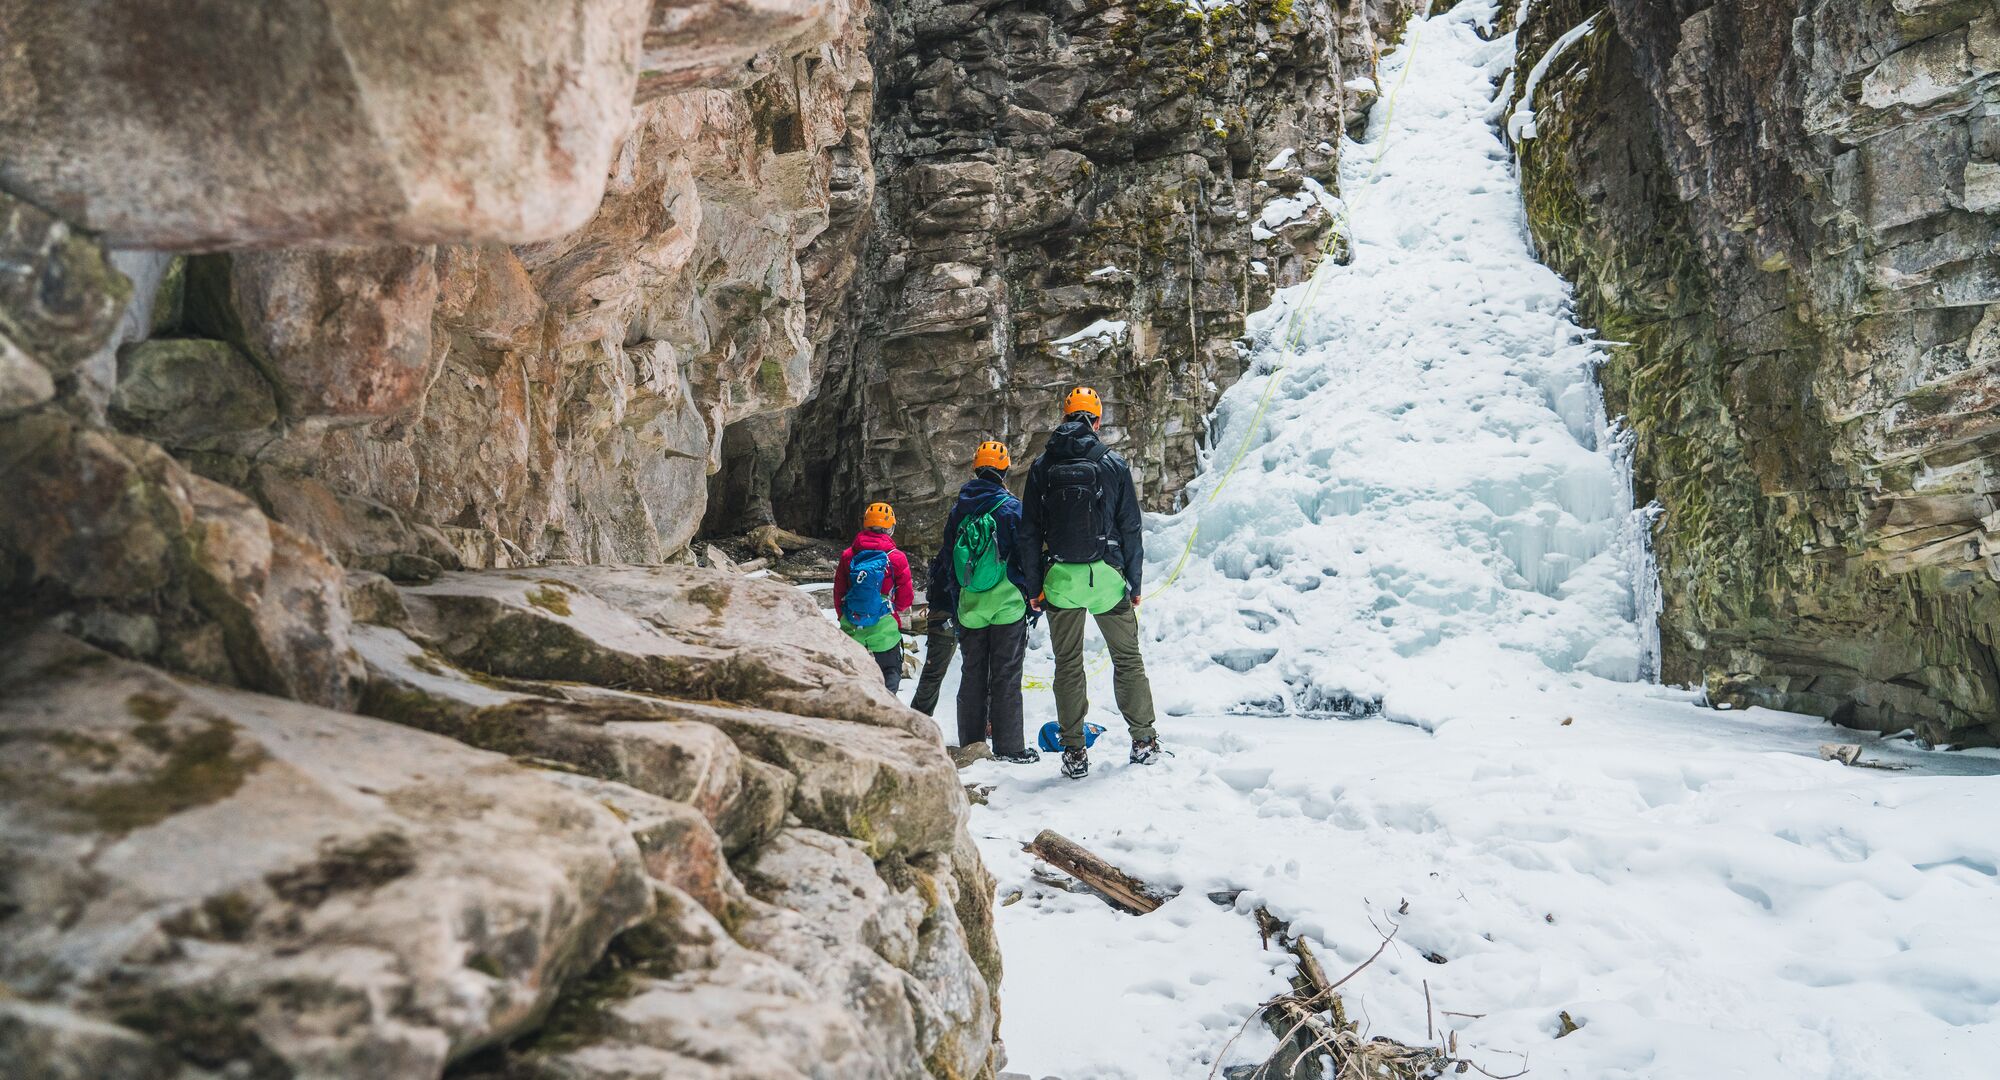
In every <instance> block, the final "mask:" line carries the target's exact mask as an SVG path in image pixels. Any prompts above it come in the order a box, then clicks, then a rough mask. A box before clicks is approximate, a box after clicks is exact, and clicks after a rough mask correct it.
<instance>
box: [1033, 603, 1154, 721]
mask: <svg viewBox="0 0 2000 1080" xmlns="http://www.w3.org/2000/svg"><path fill="white" fill-rule="evenodd" d="M1048 615H1049V645H1050V646H1051V647H1053V648H1054V649H1055V653H1056V686H1055V689H1056V719H1057V720H1058V721H1060V722H1061V724H1062V741H1063V746H1065V747H1081V746H1082V745H1083V716H1084V714H1085V713H1087V712H1089V711H1090V692H1089V689H1088V682H1089V680H1088V678H1087V677H1086V675H1085V672H1084V670H1083V620H1084V619H1085V618H1095V619H1096V620H1097V632H1098V633H1100V634H1103V635H1104V644H1105V646H1106V647H1107V648H1109V649H1110V650H1111V688H1112V691H1113V693H1114V695H1115V696H1116V697H1117V699H1118V711H1119V712H1121V713H1123V714H1125V726H1126V727H1127V728H1128V729H1130V730H1131V732H1132V741H1133V742H1138V741H1139V740H1141V739H1150V738H1153V684H1152V683H1149V682H1147V681H1146V662H1145V661H1144V660H1142V659H1140V657H1139V613H1138V612H1137V611H1135V610H1133V608H1132V600H1131V598H1130V597H1127V598H1126V599H1123V600H1120V601H1118V606H1117V607H1114V608H1112V609H1111V610H1110V611H1107V612H1105V613H1104V614H1102V615H1096V616H1092V615H1091V614H1090V613H1089V612H1088V611H1085V610H1084V609H1082V608H1061V607H1051V608H1049V609H1048Z"/></svg>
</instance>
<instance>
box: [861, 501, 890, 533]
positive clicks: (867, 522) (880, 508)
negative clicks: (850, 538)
mask: <svg viewBox="0 0 2000 1080" xmlns="http://www.w3.org/2000/svg"><path fill="white" fill-rule="evenodd" d="M861 527H862V528H864V529H893V528H895V527H896V512H895V511H894V510H891V509H889V504H888V503H885V502H878V503H869V504H868V509H866V510H863V511H861Z"/></svg>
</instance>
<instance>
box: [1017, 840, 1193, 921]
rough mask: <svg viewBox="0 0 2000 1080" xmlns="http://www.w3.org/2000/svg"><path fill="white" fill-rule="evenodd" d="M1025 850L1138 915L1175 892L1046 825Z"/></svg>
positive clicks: (1152, 908)
mask: <svg viewBox="0 0 2000 1080" xmlns="http://www.w3.org/2000/svg"><path fill="white" fill-rule="evenodd" d="M1021 850H1023V851H1026V852H1028V853H1029V854H1031V855H1034V856H1035V857H1036V858H1039V859H1041V860H1042V861H1043V862H1045V863H1048V864H1049V865H1050V866H1053V867H1055V868H1056V869H1058V870H1061V871H1062V872H1063V873H1065V874H1068V875H1069V876H1071V877H1073V878H1075V879H1077V880H1078V881H1081V882H1083V883H1084V884H1085V885H1088V886H1090V887H1091V888H1092V889H1094V890H1096V892H1097V893H1098V895H1100V896H1102V897H1104V898H1105V899H1106V900H1108V901H1110V902H1111V904H1112V906H1113V907H1118V908H1123V909H1124V910H1126V911H1129V912H1131V913H1132V914H1134V915H1146V914H1149V913H1151V912H1153V911H1155V910H1157V909H1158V908H1159V906H1160V905H1161V904H1164V903H1166V902H1167V901H1168V900H1170V899H1172V898H1173V895H1174V894H1173V892H1170V891H1168V890H1165V889H1161V888H1159V887H1157V886H1154V885H1152V884H1150V883H1148V882H1145V881H1141V880H1140V879H1138V878H1135V877H1133V876H1132V875H1130V874H1128V873H1126V872H1125V871H1123V870H1120V869H1118V868H1117V867H1115V866H1113V865H1111V864H1110V863H1108V862H1105V861H1104V860H1103V859H1101V858H1099V857H1097V856H1096V855H1095V854H1092V853H1091V852H1090V851H1089V850H1088V849H1086V848H1085V847H1084V846H1083V845H1081V844H1079V843H1077V842H1076V841H1074V840H1071V839H1070V838H1068V837H1066V836H1063V835H1062V834H1061V833H1057V832H1054V831H1053V830H1050V829H1043V830H1042V831H1041V834H1040V835H1038V836H1036V837H1035V839H1034V840H1033V841H1031V842H1029V843H1026V844H1023V845H1021Z"/></svg>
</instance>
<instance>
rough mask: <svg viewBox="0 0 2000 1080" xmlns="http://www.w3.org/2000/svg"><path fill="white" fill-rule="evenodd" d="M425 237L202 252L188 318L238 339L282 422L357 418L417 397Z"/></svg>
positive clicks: (428, 296)
mask: <svg viewBox="0 0 2000 1080" xmlns="http://www.w3.org/2000/svg"><path fill="white" fill-rule="evenodd" d="M433 255H434V253H433V250H432V249H431V248H427V247H423V248H408V247H379V248H366V249H359V250H353V251H307V250H292V251H273V252H252V253H246V254H238V255H210V256H204V257H201V258H197V259H193V260H191V261H190V262H189V264H188V269H187V301H186V303H187V312H188V314H187V318H188V320H189V322H190V323H191V324H193V325H194V326H196V327H197V328H198V329H200V330H201V331H202V332H205V333H209V334H213V335H215V336H217V337H223V338H227V339H228V340H230V341H232V342H234V343H235V344H236V345H238V346H239V347H241V348H242V349H243V351H244V352H245V353H246V354H248V355H249V356H250V358H251V359H252V360H254V361H255V362H256V364H257V367H258V368H259V369H260V370H261V371H263V373H264V375H265V377H266V378H268V379H269V380H270V382H271V386H272V388H273V389H274V390H275V391H276V392H277V398H278V404H279V405H280V406H281V407H282V409H283V410H284V414H285V418H286V419H287V420H289V421H292V422H298V421H300V420H309V419H325V420H328V421H330V422H335V423H358V422H363V421H368V420H376V419H380V418H383V417H387V416H394V415H396V414H397V413H400V412H402V411H404V410H406V409H409V408H411V407H413V406H415V405H416V403H417V402H418V401H419V400H420V399H421V398H422V395H423V390H424V386H425V375H426V373H427V372H428V370H429V365H430V353H431V315H432V312H433V309H434V307H435V306H436V302H437V294H438V284H437V275H436V272H435V268H434V263H433Z"/></svg>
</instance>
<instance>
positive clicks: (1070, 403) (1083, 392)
mask: <svg viewBox="0 0 2000 1080" xmlns="http://www.w3.org/2000/svg"><path fill="white" fill-rule="evenodd" d="M1080 412H1087V413H1089V414H1090V415H1092V416H1095V417H1097V418H1098V419H1099V420H1102V419H1104V402H1103V401H1102V400H1101V399H1099V398H1098V396H1097V391H1095V390H1092V389H1091V388H1090V387H1088V386H1079V387H1077V388H1076V389H1074V390H1071V391H1070V392H1069V396H1068V397H1066V398H1064V399H1063V415H1064V416H1071V415H1074V414H1076V413H1080Z"/></svg>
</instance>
